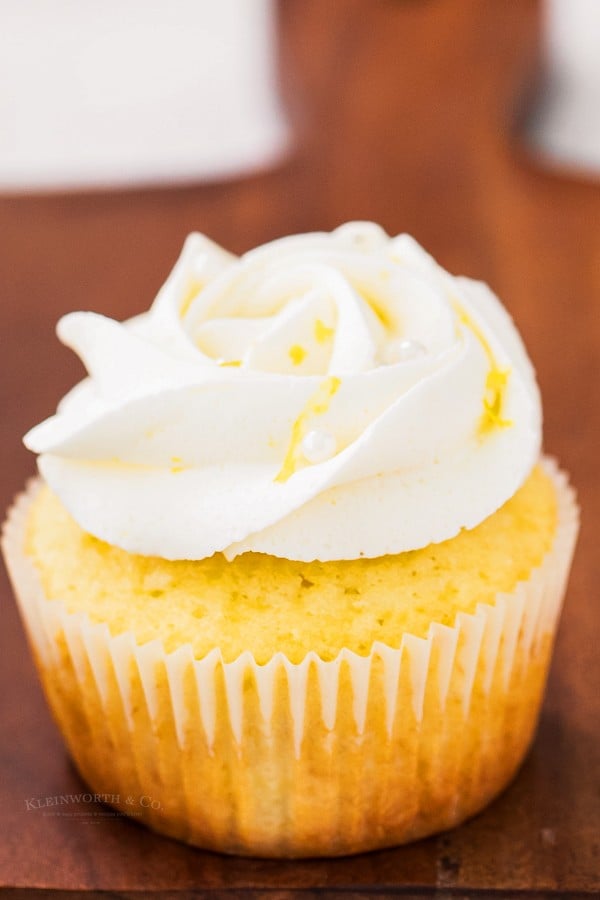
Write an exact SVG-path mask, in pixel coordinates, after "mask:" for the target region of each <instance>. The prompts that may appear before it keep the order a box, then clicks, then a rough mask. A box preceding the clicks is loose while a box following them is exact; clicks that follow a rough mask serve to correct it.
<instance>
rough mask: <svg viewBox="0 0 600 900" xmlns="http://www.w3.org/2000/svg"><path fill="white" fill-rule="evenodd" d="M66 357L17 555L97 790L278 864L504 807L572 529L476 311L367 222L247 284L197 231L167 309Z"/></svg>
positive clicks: (563, 497) (91, 328)
mask: <svg viewBox="0 0 600 900" xmlns="http://www.w3.org/2000/svg"><path fill="white" fill-rule="evenodd" d="M59 336H60V338H61V340H62V341H63V342H64V343H65V344H67V345H68V346H70V347H72V348H73V349H74V350H75V351H76V352H77V353H78V355H79V356H80V357H81V359H82V360H83V362H84V363H85V365H86V367H87V369H88V372H89V377H88V378H87V379H85V380H84V381H83V382H82V383H81V384H80V385H78V386H77V387H76V388H75V389H74V390H73V391H72V392H71V393H70V394H68V395H67V397H66V398H65V399H64V400H63V401H62V402H61V404H60V406H59V408H58V411H57V413H56V415H55V416H53V417H52V418H50V419H48V420H47V421H45V422H43V423H42V424H41V425H39V426H37V427H36V428H34V429H33V430H32V431H31V432H29V434H28V435H27V436H26V438H25V441H26V444H27V446H28V447H29V448H30V449H32V450H33V451H35V452H36V453H38V454H39V458H38V465H39V470H40V474H41V478H40V479H38V480H37V481H36V482H34V483H33V484H32V486H31V487H30V488H29V490H28V491H27V492H26V493H25V494H24V495H22V497H21V498H19V500H18V501H17V503H16V504H15V506H14V507H13V510H12V511H11V514H10V516H9V520H8V523H7V526H6V529H5V537H4V550H5V555H6V558H7V561H8V565H9V569H10V571H11V575H12V578H13V583H14V586H15V592H16V594H17V597H18V600H19V604H20V607H21V610H22V613H23V617H24V619H25V622H26V624H27V628H28V632H29V635H30V638H31V644H32V647H33V651H34V653H35V656H36V660H37V663H38V667H39V670H40V675H41V678H42V681H43V683H44V686H45V689H46V692H47V695H48V699H49V702H50V705H51V707H52V710H53V712H54V715H55V717H56V719H57V721H58V723H59V726H60V727H61V730H62V732H63V735H64V737H65V740H66V743H67V746H68V748H69V751H70V753H71V755H72V757H73V759H74V761H75V763H76V765H77V767H78V769H79V770H80V772H81V774H82V776H83V778H84V779H85V780H86V781H87V782H88V784H89V785H90V787H91V788H92V789H93V790H94V791H95V792H97V793H105V794H110V795H112V797H113V799H114V801H115V805H116V806H117V807H118V808H120V809H122V811H123V812H125V813H127V812H129V811H130V810H131V807H130V806H128V804H127V803H126V798H127V797H131V796H134V797H142V796H143V797H150V796H151V797H152V798H153V802H152V803H151V804H144V805H143V806H142V807H141V808H136V816H138V817H139V815H140V813H141V815H142V817H143V819H144V820H145V821H146V823H147V824H148V825H150V827H152V828H154V829H156V830H157V831H161V832H164V833H166V834H169V835H172V836H175V837H178V838H181V839H183V840H186V841H189V842H191V843H194V844H197V845H199V846H202V847H208V848H211V849H216V850H222V851H226V852H234V853H245V854H255V855H265V856H313V855H336V854H344V853H356V852H359V851H362V850H368V849H373V848H377V847H385V846H390V845H393V844H397V843H401V842H405V841H409V840H413V839H415V838H417V837H421V836H424V835H426V834H430V833H432V832H435V831H439V830H441V829H444V828H448V827H450V826H452V825H455V824H457V823H459V822H461V821H463V820H464V819H465V818H466V817H468V816H470V815H472V814H474V813H475V812H477V811H478V810H480V809H481V808H482V807H483V806H484V805H485V804H486V803H488V802H489V800H490V799H492V798H493V797H494V796H495V795H496V794H497V793H498V792H499V791H500V790H501V789H502V788H503V787H504V786H505V785H506V784H507V783H508V781H509V780H510V779H511V778H512V776H513V775H514V773H515V771H516V769H517V768H518V766H519V764H520V762H521V761H522V759H523V756H524V754H525V752H526V750H527V747H528V745H529V743H530V741H531V738H532V735H533V733H534V729H535V723H536V718H537V713H538V710H539V706H540V702H541V698H542V694H543V688H544V683H545V677H546V672H547V667H548V663H549V659H550V654H551V649H552V643H553V638H554V633H555V629H556V624H557V619H558V615H559V611H560V605H561V602H562V597H563V593H564V588H565V584H566V579H567V576H568V570H569V566H570V560H571V556H572V551H573V547H574V543H575V539H576V532H577V511H576V506H575V502H574V499H573V495H572V491H571V489H570V488H569V487H568V485H567V483H566V479H565V477H564V476H563V475H562V474H561V473H559V472H558V470H557V467H556V466H555V464H553V463H552V462H550V461H548V460H546V459H542V458H540V448H541V408H540V399H539V393H538V389H537V386H536V382H535V376H534V373H533V369H532V366H531V364H530V362H529V360H528V357H527V355H526V352H525V350H524V348H523V345H522V343H521V340H520V338H519V336H518V334H517V332H516V330H515V328H514V325H513V324H512V321H511V320H510V318H509V316H508V314H507V313H506V311H505V310H504V309H503V307H502V306H501V304H500V302H499V301H498V300H497V298H496V297H495V296H494V295H493V294H492V293H491V292H490V291H489V289H488V288H487V287H485V286H484V285H483V284H481V283H478V282H474V281H471V280H469V279H465V278H455V277H452V276H451V275H449V274H448V273H447V272H445V271H443V270H442V269H441V268H440V267H439V266H438V265H437V264H436V263H435V262H434V261H433V259H432V258H431V257H430V256H428V255H427V254H426V253H425V252H424V251H423V250H422V249H421V248H420V247H419V246H418V245H417V244H416V243H415V242H414V241H413V240H412V239H411V238H409V237H408V236H406V235H401V236H399V237H396V238H388V236H387V235H386V234H385V233H384V232H383V231H382V230H381V229H379V228H378V227H377V226H375V225H371V224H367V223H357V224H350V225H346V226H343V227H342V228H339V229H337V230H336V231H334V232H332V233H331V234H308V235H301V236H294V237H290V238H284V239H282V240H279V241H275V242H273V243H271V244H268V245H265V246H264V247H260V248H258V249H257V250H254V251H252V252H250V253H248V254H246V255H245V256H243V257H242V258H240V259H237V258H235V257H233V256H231V255H230V254H228V253H226V252H224V251H223V250H221V249H220V248H218V247H217V246H216V245H215V244H213V243H212V242H210V241H209V240H207V239H206V238H204V237H202V236H200V235H192V236H191V237H190V238H189V239H188V241H187V242H186V245H185V248H184V251H183V253H182V256H181V258H180V259H179V261H178V263H177V265H176V266H175V269H174V270H173V272H172V274H171V276H170V277H169V279H168V281H167V282H166V284H165V286H164V287H163V289H162V290H161V292H160V293H159V295H158V297H157V299H156V301H155V302H154V304H153V305H152V307H151V309H150V311H149V312H148V313H146V314H144V315H141V316H138V317H136V318H135V319H132V320H130V321H128V322H125V323H117V322H114V321H112V320H110V319H107V318H105V317H103V316H98V315H94V314H92V313H74V314H71V315H69V316H67V317H66V318H64V319H63V320H61V322H60V323H59ZM138 820H139V818H138Z"/></svg>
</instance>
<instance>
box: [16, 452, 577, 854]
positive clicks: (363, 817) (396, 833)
mask: <svg viewBox="0 0 600 900" xmlns="http://www.w3.org/2000/svg"><path fill="white" fill-rule="evenodd" d="M544 467H545V469H546V471H547V472H548V474H549V475H550V476H551V478H552V480H553V482H554V484H555V487H556V493H557V498H558V526H557V532H556V536H555V540H554V544H553V547H552V549H551V550H550V552H549V553H548V554H547V556H546V558H545V559H544V561H543V562H542V564H541V565H540V566H539V568H537V569H535V570H534V571H533V572H532V573H531V575H530V577H529V579H528V580H527V581H525V582H521V583H519V584H518V585H517V587H516V588H515V590H514V591H512V592H511V593H508V594H499V595H498V596H497V597H496V601H495V603H494V604H479V605H478V606H477V608H476V611H475V612H474V613H473V614H466V613H459V614H457V616H456V620H455V623H454V625H453V626H452V627H450V626H446V625H441V624H438V623H435V622H434V623H432V624H431V626H430V629H429V633H428V635H427V637H426V638H419V637H415V636H413V635H410V634H404V635H403V636H402V640H401V644H400V647H399V649H393V648H391V647H388V646H386V645H385V644H383V643H379V642H375V643H374V644H373V646H372V649H371V652H370V654H369V655H368V656H365V657H363V656H359V655H357V654H356V653H354V652H352V651H350V650H347V649H343V650H341V651H340V653H339V654H338V656H337V657H336V659H334V660H331V661H323V660H321V659H320V658H319V657H318V656H317V655H316V654H315V653H308V654H307V656H306V657H305V658H304V659H303V660H302V662H300V663H292V662H290V661H289V660H288V659H287V657H286V656H285V655H284V654H283V653H276V654H275V655H274V656H273V658H272V659H271V660H270V661H269V662H268V663H266V664H265V665H259V664H257V663H256V661H255V660H254V658H253V656H252V654H251V653H250V652H249V651H247V652H244V653H242V655H241V656H239V657H238V658H237V659H236V660H235V661H233V662H225V661H224V660H223V657H222V654H221V652H220V650H219V649H218V648H216V649H214V650H213V651H212V652H211V653H209V654H208V655H207V656H206V657H205V658H203V659H200V660H196V659H194V657H193V652H192V647H191V645H184V646H182V647H180V648H179V649H177V650H176V651H174V652H171V653H165V651H164V649H163V647H162V644H161V642H160V641H152V642H150V643H147V644H145V645H143V646H138V645H137V644H136V641H135V638H134V636H133V633H131V632H126V633H124V634H121V635H119V636H117V637H112V636H111V635H110V633H109V630H108V627H107V626H106V625H104V624H96V623H92V622H91V621H90V620H89V618H88V617H87V615H85V614H83V613H75V614H72V613H68V612H67V611H66V608H65V605H64V604H63V602H62V601H60V600H57V599H54V600H51V601H49V600H47V599H46V597H45V596H44V593H43V590H42V587H41V584H40V579H39V577H38V574H37V571H36V569H35V567H34V565H33V564H32V562H31V561H30V560H29V559H28V558H27V557H26V556H25V554H24V552H23V542H24V529H25V519H26V516H27V512H28V507H29V505H30V503H31V500H32V497H33V496H34V494H35V492H36V490H37V489H38V482H36V481H34V482H33V483H32V484H30V486H29V487H28V489H27V490H26V491H25V492H24V493H23V494H22V495H21V496H20V497H19V498H18V499H17V501H16V502H15V504H14V506H13V508H12V510H11V511H10V514H9V517H8V520H7V522H6V524H5V528H4V534H3V540H2V547H3V551H4V555H5V558H6V561H7V566H8V569H9V572H10V575H11V579H12V582H13V586H14V590H15V594H16V597H17V600H18V602H19V607H20V610H21V613H22V616H23V619H24V621H25V624H26V627H27V631H28V634H29V638H30V641H31V644H32V647H33V649H34V652H35V655H36V658H37V661H38V665H39V668H40V672H41V676H42V680H43V682H44V685H45V687H46V691H47V693H48V696H49V700H50V704H51V706H52V708H53V711H54V714H55V716H56V718H57V720H58V721H59V724H60V725H61V728H62V730H63V733H64V734H65V738H66V741H67V744H68V746H69V749H70V751H71V754H72V755H73V757H74V759H75V761H76V763H77V765H78V767H79V768H80V770H81V772H82V774H83V776H84V777H85V778H86V779H87V780H88V782H89V783H90V784H91V785H92V787H94V788H95V789H97V788H99V787H102V786H104V787H108V786H109V785H110V790H111V792H112V793H114V792H115V790H114V788H115V784H116V787H118V788H119V789H120V790H122V791H123V792H124V793H125V792H126V791H128V790H129V789H131V790H130V792H131V791H133V790H134V787H135V790H137V791H139V792H141V793H143V794H144V795H146V794H150V793H151V788H152V787H153V786H155V787H156V786H158V787H159V788H160V790H161V791H162V793H163V797H166V798H167V800H166V801H165V803H163V804H161V806H162V808H161V810H157V811H156V810H151V809H150V810H147V811H146V812H145V813H144V816H145V819H146V821H147V823H148V824H150V825H151V826H152V827H154V828H156V829H157V830H160V831H165V832H167V833H169V834H174V835H175V836H178V837H181V838H183V839H185V840H189V841H191V842H193V843H198V844H200V845H201V846H207V847H213V848H215V849H222V850H225V851H231V852H244V853H257V854H259V855H290V856H294V855H300V856H301V855H315V854H318V855H330V854H331V855H332V854H337V853H348V852H358V851H359V850H363V849H370V848H372V847H378V846H387V845H392V844H394V843H398V842H400V841H404V840H409V839H412V838H414V837H416V836H420V835H421V834H425V833H429V832H430V831H433V830H439V829H440V828H443V827H448V826H449V825H451V824H453V823H454V822H456V821H460V820H461V819H462V818H464V817H465V816H467V815H470V814H472V813H473V812H475V811H476V810H477V809H479V808H480V807H481V806H482V805H484V803H485V802H487V800H489V799H490V797H491V796H493V795H494V794H495V793H497V792H498V790H500V789H501V788H502V787H503V786H504V784H505V783H506V781H507V780H508V779H509V778H510V777H512V774H513V773H514V770H515V768H516V767H517V766H518V764H519V762H520V761H521V758H522V756H523V753H524V752H525V750H526V747H527V744H528V743H529V740H530V737H531V734H532V731H533V728H534V725H535V719H536V714H537V708H538V705H539V702H540V699H541V695H542V692H543V686H544V681H545V673H546V668H547V665H548V660H549V656H550V651H551V646H552V641H553V636H554V632H555V629H556V624H557V620H558V616H559V613H560V607H561V603H562V598H563V596H564V591H565V586H566V580H567V577H568V573H569V568H570V564H571V558H572V555H573V550H574V546H575V542H576V537H577V531H578V509H577V505H576V502H575V498H574V493H573V491H572V489H571V488H570V486H569V485H568V482H567V479H566V476H565V475H564V474H563V473H561V472H559V470H558V468H557V466H556V464H555V463H554V462H553V461H552V460H548V459H546V460H544ZM82 722H84V723H86V724H85V728H86V729H87V740H88V744H92V745H93V746H92V747H91V748H90V746H86V747H85V748H82V746H81V741H80V739H79V738H78V731H77V729H78V728H83V727H84V726H83V725H82V724H81V723H82ZM499 744H502V745H503V746H499ZM492 745H493V746H492ZM498 753H499V754H500V757H501V758H500V760H499V761H494V756H495V755H497V754H498ZM502 754H504V757H502ZM110 773H112V775H111V774H110ZM110 777H113V778H114V782H115V784H112V783H111V782H110ZM366 779H370V780H371V782H372V783H371V784H370V786H369V785H368V784H367V781H366ZM149 782H150V783H149ZM307 791H317V793H319V794H320V798H317V799H315V800H314V801H313V803H312V804H311V803H309V802H308V800H307V799H306V798H305V797H304V796H303V795H304V794H305V793H306V792H307ZM219 800H220V801H221V804H222V805H223V809H222V810H219V809H218V802H219ZM215 804H216V805H215ZM124 811H127V810H126V809H125V810H124ZM342 822H344V823H345V824H344V825H343V827H342V825H341V823H342ZM349 822H350V825H349V824H348V823H349ZM336 823H337V824H336Z"/></svg>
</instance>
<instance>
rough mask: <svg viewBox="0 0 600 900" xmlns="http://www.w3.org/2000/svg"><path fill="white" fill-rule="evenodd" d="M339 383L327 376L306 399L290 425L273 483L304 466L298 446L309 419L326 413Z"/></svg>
mask: <svg viewBox="0 0 600 900" xmlns="http://www.w3.org/2000/svg"><path fill="white" fill-rule="evenodd" d="M341 383H342V380H341V378H337V377H336V376H335V375H328V377H327V378H325V380H324V381H322V382H321V384H320V385H319V387H318V388H317V390H316V391H315V392H314V394H313V395H312V397H309V398H308V402H307V404H306V406H305V407H304V409H303V410H302V412H301V413H300V415H299V416H298V418H297V419H296V421H295V422H294V424H293V425H292V434H291V438H290V443H289V446H288V449H287V453H286V454H285V459H284V460H283V465H282V467H281V470H280V471H279V473H278V474H277V475H276V477H275V481H280V482H284V481H287V480H288V478H289V477H290V476H291V475H293V474H294V472H297V471H298V469H300V468H301V467H302V465H303V463H304V464H306V462H305V460H304V457H303V456H302V454H301V453H300V445H301V443H302V441H303V440H304V437H305V435H306V434H307V432H308V431H309V425H310V423H311V419H312V418H313V416H322V415H323V413H325V412H327V410H328V409H329V405H330V403H331V400H332V398H333V397H334V396H335V394H336V393H337V391H338V390H339V387H340V384H341Z"/></svg>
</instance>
